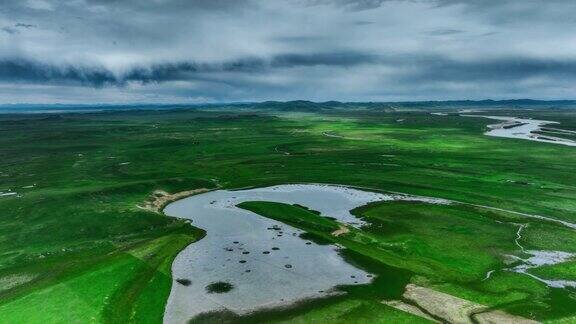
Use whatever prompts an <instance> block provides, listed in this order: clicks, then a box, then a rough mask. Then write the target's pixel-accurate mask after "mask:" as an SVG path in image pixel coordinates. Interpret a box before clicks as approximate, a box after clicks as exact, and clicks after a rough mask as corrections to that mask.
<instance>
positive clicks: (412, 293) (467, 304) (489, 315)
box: [384, 284, 538, 324]
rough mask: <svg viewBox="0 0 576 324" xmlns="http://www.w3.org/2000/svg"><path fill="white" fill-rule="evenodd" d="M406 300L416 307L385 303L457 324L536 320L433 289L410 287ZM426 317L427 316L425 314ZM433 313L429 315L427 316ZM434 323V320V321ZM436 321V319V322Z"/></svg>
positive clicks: (531, 323)
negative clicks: (492, 308)
mask: <svg viewBox="0 0 576 324" xmlns="http://www.w3.org/2000/svg"><path fill="white" fill-rule="evenodd" d="M403 297H404V298H405V299H406V300H407V301H409V302H411V303H414V305H410V304H408V303H405V302H402V301H386V302H384V303H385V304H387V305H389V306H392V307H394V308H396V309H399V310H403V311H405V312H409V313H411V314H414V315H417V316H420V317H423V318H427V319H430V318H431V317H433V318H436V319H441V320H442V321H445V322H448V323H457V324H475V323H479V324H488V323H511V324H512V323H514V324H535V323H538V322H536V321H533V320H530V319H526V318H523V317H520V316H516V315H511V314H508V313H505V312H503V311H500V310H491V309H490V308H489V307H488V306H484V305H481V304H476V303H474V302H471V301H469V300H466V299H462V298H458V297H455V296H452V295H448V294H446V293H443V292H439V291H436V290H433V289H430V288H425V287H421V286H417V285H414V284H409V285H407V286H406V291H405V292H404V295H403ZM422 314H424V315H422ZM428 314H430V315H431V316H430V315H428ZM433 320H434V319H433ZM434 321H435V320H434Z"/></svg>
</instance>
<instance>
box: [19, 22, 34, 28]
mask: <svg viewBox="0 0 576 324" xmlns="http://www.w3.org/2000/svg"><path fill="white" fill-rule="evenodd" d="M14 27H16V28H36V27H38V26H36V25H32V24H24V23H17V24H15V25H14Z"/></svg>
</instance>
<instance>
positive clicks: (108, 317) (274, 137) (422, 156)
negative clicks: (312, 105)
mask: <svg viewBox="0 0 576 324" xmlns="http://www.w3.org/2000/svg"><path fill="white" fill-rule="evenodd" d="M501 113H503V114H504V113H512V114H514V113H518V112H513V111H512V112H505V111H503V112H501ZM522 115H523V116H526V115H531V116H533V117H538V118H540V119H551V120H557V121H560V122H561V123H562V124H561V125H562V127H564V128H566V129H572V130H575V129H576V113H574V112H571V111H556V112H555V111H531V112H526V113H522ZM489 123H490V121H489V120H484V119H481V118H464V117H458V116H452V115H451V116H435V115H430V114H429V113H428V112H424V111H405V112H369V111H335V112H330V113H327V112H324V113H286V112H282V113H276V112H224V111H210V112H208V111H195V110H174V111H141V112H100V113H87V114H61V115H2V116H0V192H8V190H11V192H17V193H18V195H11V196H0V210H1V211H2V212H1V213H0V318H2V322H4V323H22V322H26V323H70V322H108V323H111V322H138V323H142V322H150V323H158V322H160V319H161V316H162V312H163V305H164V303H165V301H166V297H167V295H168V293H169V289H170V285H171V278H170V274H169V266H170V263H171V261H172V259H173V257H174V256H175V255H176V253H177V252H178V251H179V250H180V249H181V248H183V247H184V246H186V245H187V244H189V243H191V242H193V241H195V240H198V239H200V238H201V237H202V235H203V232H202V231H201V230H199V229H195V228H193V227H191V226H190V225H189V224H187V223H185V222H183V221H181V220H177V219H171V218H168V217H165V216H163V215H160V214H156V213H152V212H148V211H145V210H142V209H140V208H138V207H137V205H138V204H141V203H142V202H143V201H145V200H146V199H147V198H148V197H149V196H150V195H151V194H152V193H153V191H154V190H157V189H161V190H165V191H167V192H171V193H174V192H178V191H182V190H191V189H196V188H215V187H217V186H220V187H222V188H240V187H253V186H264V185H272V184H281V183H294V182H323V183H339V184H346V185H354V186H361V187H369V188H373V189H375V190H390V191H401V192H406V193H412V194H422V195H428V196H434V197H442V198H449V199H454V200H458V201H463V202H468V203H473V204H482V205H489V206H493V207H499V208H505V209H509V210H514V211H520V212H527V213H534V214H541V215H547V216H551V217H555V218H558V219H563V220H567V221H571V222H576V186H575V184H576V173H574V170H575V169H576V150H574V148H572V147H565V146H561V145H551V144H543V143H535V142H529V141H522V140H512V139H503V138H493V137H487V136H484V135H482V132H483V130H484V129H485V126H486V124H489ZM327 135H333V136H327ZM372 207H373V208H368V209H366V210H361V211H358V213H359V215H361V216H362V217H366V218H367V219H370V222H371V224H373V225H372V226H371V227H369V228H367V229H366V230H365V231H362V232H358V233H354V235H355V237H356V235H357V236H358V237H362V238H365V239H366V240H376V241H378V242H381V245H382V246H375V244H372V243H371V244H367V243H366V242H361V243H358V247H356V248H351V250H358V251H360V252H363V253H360V254H361V255H368V256H370V259H371V260H372V261H371V262H378V263H379V264H385V265H386V269H389V268H390V269H389V270H390V271H396V270H394V269H401V271H400V270H399V271H400V273H402V274H404V273H405V272H404V271H408V272H410V273H411V274H410V275H409V277H410V278H412V279H411V280H420V281H421V282H423V283H425V284H428V285H431V286H434V287H437V288H438V289H441V290H443V291H446V292H450V293H452V294H454V295H459V296H463V297H467V298H469V299H473V300H478V301H482V302H484V303H487V304H491V303H500V304H502V303H504V304H506V303H507V302H509V303H510V307H509V309H510V311H511V312H515V313H521V314H526V313H527V311H526V310H532V309H535V311H534V312H533V313H534V314H533V315H534V316H536V317H537V318H541V319H553V318H559V317H566V316H574V314H570V313H569V312H568V313H561V312H559V311H557V310H555V309H551V310H550V309H548V311H547V307H548V306H549V303H548V304H547V303H546V301H545V299H546V298H552V297H550V296H552V295H554V294H555V292H551V290H550V289H549V288H547V287H545V286H543V285H542V284H540V283H538V282H535V281H534V280H531V279H530V278H529V277H527V276H522V275H516V274H512V273H501V274H497V275H496V276H494V277H493V280H488V281H486V282H483V283H478V280H479V279H481V277H482V276H483V275H484V274H485V271H486V270H487V269H490V268H491V267H497V266H499V265H501V264H502V262H503V260H501V259H499V257H498V255H500V253H507V252H511V253H513V252H515V250H514V249H515V247H514V246H513V241H512V239H513V237H514V233H515V229H514V228H513V227H511V226H496V225H494V222H493V220H494V219H498V217H501V218H506V219H507V220H510V219H512V218H514V219H515V220H516V221H519V222H520V221H521V222H524V221H525V220H524V219H519V216H513V215H511V214H505V213H497V212H492V213H488V212H486V211H478V210H474V209H473V208H471V207H470V208H465V209H463V210H443V209H442V208H440V207H438V208H432V209H428V208H423V207H422V206H418V205H410V206H404V205H394V204H390V205H377V206H372ZM401 216H403V217H401ZM309 219H316V220H318V216H310V217H309ZM288 221H289V220H286V222H288ZM292 221H293V220H292ZM318 221H320V220H318ZM308 222H309V220H306V224H305V225H302V224H300V225H298V224H294V225H295V226H310V225H309V224H308ZM392 229H394V231H393V230H392ZM572 234H573V231H570V230H566V229H562V228H560V227H558V226H555V225H552V224H548V223H543V222H534V224H531V226H529V227H528V228H527V230H526V235H525V237H526V242H524V243H525V246H526V247H527V248H528V247H533V248H541V249H554V250H564V251H568V252H576V251H574V250H576V244H575V243H574V239H573V238H571V236H570V235H572ZM572 236H573V235H572ZM346 237H347V236H344V237H343V238H342V240H344V239H345V238H346ZM445 237H450V238H451V241H450V242H447V241H445V240H444V238H445ZM346 239H347V240H349V241H350V242H349V243H347V244H356V243H355V241H354V240H352V239H348V238H346ZM370 242H372V241H370ZM397 242H401V243H402V244H399V245H398V247H395V248H392V246H394V245H395V244H393V243H397ZM464 249H467V251H470V252H468V253H466V252H464ZM399 256H402V258H399ZM462 258H464V259H462ZM374 260H375V261H374ZM399 260H400V261H399ZM568 271H569V273H572V270H568ZM402 276H403V275H401V276H400V277H402ZM407 276H408V275H407ZM407 280H408V279H407V278H406V279H402V280H399V281H401V282H407ZM474 282H476V283H474ZM374 287H376V288H374ZM374 287H372V288H365V290H364V291H362V292H361V293H360V292H358V293H357V294H352V295H353V296H355V298H357V299H349V300H343V301H334V303H328V304H327V305H325V306H323V307H319V308H314V309H312V310H308V311H306V312H298V311H296V310H295V311H292V312H289V313H288V314H284V315H282V316H284V317H282V316H280V315H279V317H278V320H281V319H282V318H293V319H294V320H296V318H295V317H294V316H296V314H300V315H301V316H304V317H302V320H306V319H307V318H315V317H322V316H327V315H322V314H332V315H334V314H335V313H336V314H338V312H335V311H328V310H327V309H342V310H344V309H347V308H346V307H348V308H349V309H350V310H352V309H356V312H358V313H364V312H362V311H360V310H361V309H363V308H362V307H368V308H370V309H374V307H376V306H374V304H373V301H374V299H371V300H367V299H366V298H365V297H362V298H360V297H358V296H368V295H369V294H368V292H367V291H366V290H371V291H376V293H377V296H378V297H381V296H380V295H379V294H382V293H386V291H387V290H386V289H380V288H382V287H385V285H384V284H383V285H380V284H379V283H377V284H376V285H375V286H374ZM379 287H380V288H379ZM518 287H522V288H521V289H520V288H518ZM546 296H548V297H546ZM358 298H359V299H358ZM562 298H564V297H562ZM354 300H356V302H357V303H359V304H358V305H360V304H362V306H358V305H356V304H355V303H356V302H355V301H354ZM358 300H361V302H360V301H358ZM531 300H532V301H531ZM562 300H563V303H568V304H563V305H564V306H570V305H572V306H574V305H575V304H574V302H572V304H570V300H567V299H562ZM338 303H344V304H342V305H346V306H342V308H339V307H338V306H336V305H337V304H338ZM534 304H537V305H534ZM354 305H356V306H354ZM366 305H372V306H366ZM378 305H380V304H378ZM506 305H508V304H506ZM358 307H360V308H358ZM38 309H42V311H36V310H38ZM376 309H387V311H383V312H382V316H383V318H385V317H386V316H388V315H386V314H389V315H390V316H397V312H396V311H394V310H393V309H391V308H389V307H385V306H377V307H376ZM568 309H569V308H568ZM572 309H574V307H572ZM323 310H326V312H324V313H323ZM342 314H343V315H342V319H344V318H350V317H346V316H353V315H350V314H354V312H353V311H349V312H345V311H342ZM366 314H368V313H366ZM393 314H396V315H393ZM300 315H299V316H300ZM528 315H530V314H528ZM306 316H310V317H306ZM398 316H399V315H398ZM351 318H353V317H351Z"/></svg>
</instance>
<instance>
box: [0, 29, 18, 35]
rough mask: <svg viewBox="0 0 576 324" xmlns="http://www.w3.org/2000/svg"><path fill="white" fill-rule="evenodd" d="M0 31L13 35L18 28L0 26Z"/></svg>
mask: <svg viewBox="0 0 576 324" xmlns="http://www.w3.org/2000/svg"><path fill="white" fill-rule="evenodd" d="M0 30H1V31H3V32H5V33H6V34H10V35H14V34H17V33H18V30H16V28H13V27H2V28H0Z"/></svg>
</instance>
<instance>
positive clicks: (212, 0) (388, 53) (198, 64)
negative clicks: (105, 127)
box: [0, 0, 576, 103]
mask: <svg viewBox="0 0 576 324" xmlns="http://www.w3.org/2000/svg"><path fill="white" fill-rule="evenodd" d="M574 13H576V2H574V1H572V0H510V1H499V0H483V1H464V0H403V1H402V0H278V1H264V0H260V1H258V0H241V1H239V0H235V1H229V0H195V1H186V0H162V1H159V0H138V1H137V0H122V1H120V0H72V1H64V0H4V1H3V4H2V6H1V7H0V103H18V102H30V103H53V102H62V103H75V102H78V103H91V102H205V101H214V102H220V101H259V100H292V99H310V100H346V101H364V100H366V101H369V100H370V101H376V100H382V101H386V100H423V99H426V100H427V99H430V100H432V99H437V100H443V99H481V98H482V99H483V98H495V99H501V98H520V97H530V98H540V99H553V98H557V99H565V98H570V99H572V98H573V97H574V95H573V94H574V93H576V92H575V90H576V82H575V81H576V33H574V32H573V31H574V30H576V19H575V18H574Z"/></svg>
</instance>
